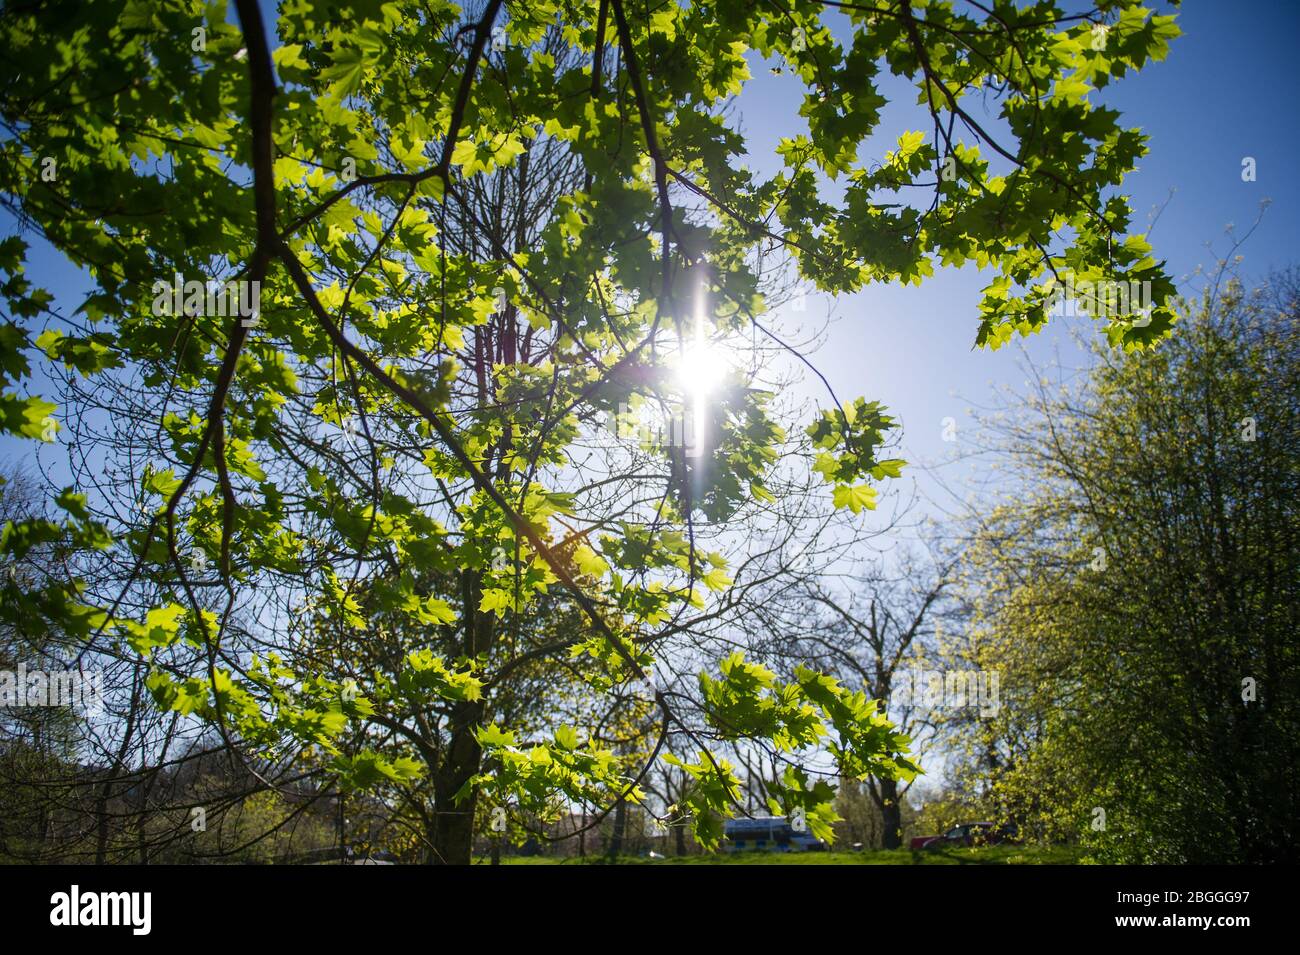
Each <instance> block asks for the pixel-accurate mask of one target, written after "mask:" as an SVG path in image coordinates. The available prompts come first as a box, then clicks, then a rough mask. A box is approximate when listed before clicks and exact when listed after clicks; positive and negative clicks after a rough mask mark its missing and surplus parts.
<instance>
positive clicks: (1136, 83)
mask: <svg viewBox="0 0 1300 955" xmlns="http://www.w3.org/2000/svg"><path fill="white" fill-rule="evenodd" d="M958 6H960V4H958ZM1152 6H1153V7H1154V8H1156V11H1157V12H1159V13H1168V12H1171V8H1170V7H1169V6H1168V5H1167V4H1161V3H1153V4H1152ZM1173 12H1176V13H1177V16H1178V23H1179V26H1180V28H1181V29H1182V31H1183V36H1181V37H1179V38H1178V39H1177V40H1175V41H1174V42H1173V43H1172V44H1171V47H1170V53H1169V56H1168V58H1167V59H1165V60H1164V61H1163V62H1160V63H1153V64H1148V65H1147V66H1146V68H1144V69H1143V70H1142V72H1140V73H1138V74H1131V75H1129V76H1128V77H1125V78H1124V79H1123V80H1121V81H1119V82H1118V83H1116V84H1113V85H1112V86H1110V87H1108V88H1107V89H1104V90H1101V91H1099V92H1097V93H1093V94H1092V96H1091V101H1092V102H1093V103H1094V104H1095V105H1101V104H1105V105H1108V106H1112V107H1114V108H1116V109H1119V110H1120V111H1121V113H1122V114H1123V116H1124V120H1125V123H1124V125H1126V126H1132V127H1138V128H1141V129H1142V130H1143V131H1144V132H1145V133H1146V134H1147V135H1148V136H1149V137H1150V140H1149V143H1148V146H1149V149H1150V152H1149V154H1148V155H1147V156H1146V157H1145V158H1144V159H1142V160H1140V162H1139V167H1138V169H1137V171H1135V172H1134V173H1132V174H1131V175H1130V177H1129V179H1128V180H1127V181H1126V183H1125V188H1124V190H1123V191H1124V192H1125V194H1127V195H1129V196H1130V197H1131V200H1132V201H1131V204H1132V207H1133V211H1134V226H1135V228H1137V229H1138V230H1139V231H1140V230H1142V229H1145V227H1146V223H1147V222H1148V220H1149V218H1150V213H1151V212H1152V210H1153V209H1154V208H1155V207H1158V206H1161V205H1164V206H1165V208H1164V210H1163V212H1162V213H1161V215H1160V217H1159V220H1158V222H1157V223H1156V225H1155V228H1154V230H1153V231H1152V232H1151V242H1152V244H1153V246H1154V250H1155V254H1156V256H1157V258H1162V259H1165V260H1166V261H1167V262H1168V265H1169V270H1170V274H1171V275H1173V276H1174V278H1175V281H1177V282H1178V283H1179V288H1180V291H1184V292H1187V291H1190V290H1192V289H1194V288H1195V287H1196V279H1195V277H1192V276H1190V273H1192V271H1193V270H1194V269H1195V268H1196V267H1197V266H1198V265H1204V266H1211V265H1213V263H1214V261H1215V260H1216V259H1217V258H1218V255H1216V254H1215V252H1211V251H1210V250H1208V249H1207V248H1206V243H1210V244H1211V245H1212V246H1213V247H1214V249H1215V251H1216V252H1217V253H1218V254H1220V255H1221V254H1223V253H1224V252H1225V251H1226V249H1227V247H1228V244H1229V243H1228V240H1227V239H1226V238H1225V236H1224V228H1225V226H1227V225H1228V224H1229V223H1231V224H1234V225H1235V226H1236V229H1237V232H1238V234H1240V233H1242V232H1244V231H1245V230H1246V229H1247V228H1248V227H1249V226H1250V225H1251V224H1252V223H1253V222H1255V220H1256V218H1257V217H1258V214H1259V207H1260V201H1261V200H1263V199H1265V198H1268V199H1271V200H1272V204H1271V206H1270V207H1269V209H1268V211H1267V212H1266V214H1265V216H1264V219H1263V221H1262V223H1261V224H1260V226H1259V228H1258V230H1257V231H1256V232H1255V233H1254V235H1253V236H1252V237H1251V239H1250V240H1249V241H1248V242H1247V243H1246V244H1245V245H1244V246H1243V247H1242V249H1241V250H1240V251H1241V254H1242V255H1244V256H1245V262H1244V263H1243V267H1244V270H1245V272H1246V274H1247V275H1249V276H1254V277H1262V276H1263V275H1266V274H1267V273H1268V271H1269V270H1270V269H1272V268H1275V267H1282V266H1286V265H1289V264H1291V263H1297V262H1300V162H1297V157H1298V156H1300V132H1298V128H1297V117H1298V116H1300V113H1298V112H1297V109H1296V106H1295V104H1296V103H1297V102H1300V73H1298V72H1297V70H1296V67H1295V58H1296V56H1297V44H1298V42H1300V2H1296V0H1240V2H1228V0H1191V2H1188V3H1186V4H1185V5H1183V6H1182V7H1181V8H1180V9H1178V10H1177V11H1173ZM751 70H752V72H753V73H754V79H753V81H752V82H751V83H750V84H749V86H748V87H747V89H746V91H745V93H744V94H742V97H741V100H740V103H739V107H740V113H741V116H742V120H743V128H744V131H745V133H746V134H747V135H748V136H749V138H750V142H751V157H752V160H753V165H754V167H755V168H756V169H758V170H768V171H770V167H767V166H766V163H767V162H768V160H767V159H766V157H767V156H770V155H771V150H772V148H773V147H774V145H775V144H776V142H777V141H778V140H779V139H780V138H781V137H783V136H789V135H792V134H793V133H795V132H803V131H805V128H804V127H803V125H802V119H801V118H800V117H799V116H798V107H799V92H798V90H797V88H796V87H795V85H794V84H793V83H790V82H789V81H788V80H786V79H785V78H783V77H777V76H773V75H772V74H771V73H770V71H769V70H768V69H767V66H766V65H764V64H763V63H762V62H761V61H757V60H756V61H755V62H754V63H753V65H752V66H751ZM882 79H883V81H884V82H885V84H886V85H885V86H884V88H883V89H882V94H883V95H885V96H886V97H887V98H889V99H890V100H891V105H890V107H889V108H888V109H887V110H886V111H885V113H884V116H883V122H882V125H881V128H880V131H879V134H878V136H876V137H875V138H874V139H873V140H872V141H871V142H870V143H868V144H866V145H864V147H863V150H862V151H861V152H860V153H859V160H860V161H863V162H868V161H870V160H872V159H878V158H882V157H883V155H884V153H885V152H886V151H887V150H890V149H893V148H895V140H896V139H897V136H898V134H899V133H901V132H903V131H904V130H906V129H918V130H925V131H927V134H928V131H929V130H930V128H931V124H930V122H929V117H928V113H927V112H925V111H924V110H923V108H921V107H919V106H916V105H914V104H915V101H916V92H915V88H914V87H911V86H910V85H909V84H906V83H904V82H903V81H901V80H896V79H894V78H892V77H882ZM1288 103H1289V104H1291V105H1290V106H1288V105H1287V104H1288ZM983 152H985V154H986V155H987V154H988V153H989V150H987V149H985V150H983ZM1247 156H1249V157H1253V158H1254V159H1255V161H1256V181H1255V182H1243V181H1242V159H1243V158H1244V157H1247ZM1171 191H1173V196H1172V198H1170V192H1171ZM1166 202H1167V204H1166ZM1184 277H1189V281H1188V282H1187V283H1186V284H1184V281H1183V280H1184ZM985 281H986V279H985V278H984V277H982V276H981V275H980V273H979V272H978V270H976V269H975V268H974V267H973V266H970V267H967V268H963V269H960V270H958V269H953V268H945V269H941V270H936V274H935V276H934V277H933V278H932V279H929V280H927V281H926V283H925V284H923V285H922V286H920V287H917V286H909V287H906V288H903V287H898V286H876V287H871V288H868V289H866V290H864V291H862V292H860V293H858V294H854V295H847V296H841V297H839V298H838V300H836V301H835V302H833V303H832V301H831V300H830V298H829V297H827V296H817V297H816V298H814V299H812V300H810V304H809V305H808V315H809V317H810V318H824V317H825V316H826V315H827V314H828V311H831V310H833V314H834V316H835V318H836V320H835V322H834V323H833V325H832V326H831V329H830V333H829V338H828V340H827V342H826V345H825V346H824V347H823V348H822V349H821V350H820V351H819V352H818V353H817V354H816V356H815V357H814V362H815V363H816V365H817V367H818V369H819V370H821V371H822V372H823V374H825V375H826V377H827V378H828V379H829V381H830V383H831V385H832V387H833V388H834V389H835V391H836V394H837V395H839V397H840V398H841V399H844V398H846V397H847V398H852V397H853V396H856V395H862V396H864V397H866V398H867V399H869V400H880V401H882V402H884V403H885V405H886V406H887V407H888V408H889V409H890V410H891V412H893V413H894V414H895V416H896V417H898V418H900V419H901V421H902V422H903V425H904V435H903V449H902V453H901V456H902V457H905V458H907V459H908V460H909V461H911V462H914V463H917V464H919V463H922V462H925V463H930V464H934V463H937V462H939V461H941V460H944V459H945V458H947V457H948V456H950V455H952V454H953V453H954V451H955V445H954V444H945V443H944V442H943V441H942V439H941V422H942V420H943V419H944V418H947V417H952V418H954V419H955V420H956V423H957V427H958V429H961V428H962V427H964V426H967V425H969V424H971V419H970V418H969V417H968V416H967V414H966V411H967V408H968V407H969V406H970V405H971V404H972V403H978V404H987V403H988V402H989V400H990V399H991V398H992V388H991V384H994V383H996V384H997V385H1002V384H1007V385H1011V386H1013V387H1017V388H1019V387H1022V386H1023V384H1024V377H1025V376H1024V374H1023V372H1022V371H1021V370H1020V368H1019V367H1018V363H1019V361H1020V358H1021V356H1020V355H1019V353H1018V349H1017V348H1015V347H1013V346H1011V345H1009V346H1007V347H1004V348H1002V349H1001V350H1000V351H998V352H991V351H987V350H972V346H973V343H974V339H975V332H976V328H977V317H976V316H977V307H978V303H979V298H980V296H979V290H980V289H981V288H982V287H983V285H984V283H985ZM1071 324H1072V325H1073V326H1074V327H1075V328H1076V329H1078V328H1079V327H1080V326H1081V324H1082V320H1080V321H1076V322H1073V323H1068V322H1063V321H1060V320H1057V321H1055V322H1054V323H1049V325H1048V328H1047V330H1045V331H1044V332H1042V333H1040V334H1038V335H1035V336H1032V337H1031V338H1030V339H1027V340H1024V343H1025V346H1026V348H1027V349H1028V352H1029V354H1030V356H1031V357H1032V358H1033V359H1034V361H1035V363H1040V362H1042V363H1045V362H1047V361H1049V360H1050V358H1051V357H1052V356H1053V354H1056V353H1059V354H1060V355H1061V361H1062V364H1064V365H1067V366H1070V365H1075V364H1078V363H1079V362H1080V361H1082V359H1083V356H1082V354H1081V353H1080V352H1079V351H1078V349H1077V348H1076V347H1075V346H1074V344H1073V342H1072V341H1071V339H1070V336H1069V334H1068V332H1069V326H1070V325H1071ZM953 392H955V393H956V396H954V395H953V394H952V393H953ZM810 393H815V392H813V390H812V389H811V388H810ZM821 397H822V400H823V401H824V400H825V398H824V392H823V393H822V395H821ZM906 473H911V474H913V475H915V476H916V477H917V478H918V480H919V481H920V482H921V486H922V489H923V490H924V491H925V492H926V493H927V494H929V495H931V496H933V497H935V498H936V499H937V500H939V501H940V502H942V501H944V500H945V499H946V500H948V501H950V500H951V499H950V498H947V497H946V495H944V494H943V493H942V492H941V491H939V490H938V489H937V488H935V486H934V485H933V484H932V483H930V482H929V481H928V480H927V479H926V478H925V476H924V475H923V474H921V473H920V472H919V470H918V469H917V468H913V469H911V471H910V472H905V474H906ZM941 473H943V474H944V476H945V480H950V479H953V478H956V479H957V481H958V483H959V484H960V478H961V473H960V472H954V471H953V469H951V468H944V469H942V471H941Z"/></svg>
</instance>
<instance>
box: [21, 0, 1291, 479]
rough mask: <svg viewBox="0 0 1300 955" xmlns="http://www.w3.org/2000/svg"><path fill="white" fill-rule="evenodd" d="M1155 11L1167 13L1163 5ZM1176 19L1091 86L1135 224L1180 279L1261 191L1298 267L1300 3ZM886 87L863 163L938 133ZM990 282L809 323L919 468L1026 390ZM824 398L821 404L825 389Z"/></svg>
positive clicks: (746, 116)
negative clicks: (1143, 53)
mask: <svg viewBox="0 0 1300 955" xmlns="http://www.w3.org/2000/svg"><path fill="white" fill-rule="evenodd" d="M272 5H273V4H271V3H267V4H266V6H267V7H271V6H272ZM1156 6H1159V7H1162V9H1161V10H1160V11H1159V12H1168V11H1167V9H1163V7H1164V5H1163V4H1156ZM1178 20H1179V24H1180V26H1181V29H1182V30H1183V36H1182V37H1180V38H1179V39H1178V40H1176V41H1175V42H1174V43H1173V44H1172V48H1171V52H1170V55H1169V57H1168V59H1167V60H1165V61H1164V62H1163V63H1156V64H1151V65H1148V66H1147V68H1146V69H1144V70H1143V71H1142V72H1141V73H1139V74H1136V75H1134V76H1130V77H1127V78H1126V79H1124V80H1123V81H1121V82H1119V83H1117V84H1115V85H1113V86H1112V87H1110V88H1108V89H1106V90H1103V91H1101V92H1100V93H1094V94H1093V100H1094V102H1105V103H1106V104H1108V105H1111V106H1114V107H1116V108H1118V109H1120V110H1121V111H1122V113H1123V114H1124V116H1125V119H1126V120H1127V125H1132V126H1137V127H1140V128H1142V129H1143V130H1144V131H1145V132H1146V133H1147V134H1148V135H1149V136H1150V143H1149V147H1150V154H1149V155H1148V156H1147V157H1146V158H1145V159H1143V160H1141V163H1140V168H1139V170H1138V171H1137V172H1136V173H1134V174H1133V175H1132V176H1131V177H1130V179H1129V181H1128V183H1127V186H1126V190H1125V191H1126V192H1127V193H1128V194H1129V195H1130V196H1131V197H1132V199H1133V207H1134V211H1135V224H1137V225H1142V224H1144V223H1145V222H1146V220H1147V217H1148V214H1149V213H1150V212H1151V210H1152V209H1153V208H1154V207H1156V206H1159V205H1161V204H1164V203H1166V201H1167V205H1166V207H1165V209H1164V211H1163V213H1162V215H1161V217H1160V219H1159V222H1158V223H1157V225H1156V227H1155V229H1154V231H1153V232H1152V234H1151V239H1152V242H1153V244H1154V246H1155V251H1156V254H1157V256H1158V257H1161V258H1164V259H1166V260H1167V261H1168V262H1169V265H1170V268H1171V272H1172V274H1173V275H1174V276H1175V277H1176V278H1179V279H1181V278H1182V277H1183V276H1185V275H1188V274H1189V273H1190V272H1191V271H1192V270H1193V269H1194V268H1195V267H1196V266H1197V265H1201V264H1207V265H1208V264H1212V262H1213V260H1214V258H1215V257H1216V256H1215V255H1214V254H1213V253H1211V252H1210V251H1208V250H1207V249H1206V247H1205V243H1207V242H1210V243H1215V245H1216V248H1218V249H1219V250H1220V251H1221V250H1222V249H1223V248H1224V247H1225V240H1224V236H1223V229H1224V227H1225V226H1226V225H1227V224H1228V223H1234V224H1235V225H1236V226H1237V227H1238V229H1239V231H1241V230H1244V229H1245V228H1246V227H1248V226H1249V224H1250V223H1252V222H1254V220H1255V218H1256V216H1257V214H1258V210H1259V205H1260V201H1261V200H1262V199H1264V198H1269V199H1271V200H1272V205H1271V207H1270V208H1269V210H1268V212H1267V214H1266V215H1265V217H1264V221H1263V222H1262V224H1261V225H1260V227H1259V229H1258V231H1257V232H1256V233H1255V235H1254V236H1253V238H1252V239H1251V240H1250V242H1249V243H1248V244H1247V245H1246V246H1245V248H1244V249H1243V250H1242V251H1243V253H1244V254H1245V255H1246V259H1247V261H1246V270H1247V272H1248V273H1250V274H1253V275H1256V276H1259V275H1263V274H1265V273H1267V271H1268V270H1269V269H1270V268H1273V267H1279V266H1284V265H1287V264H1290V263H1292V262H1295V261H1297V255H1296V253H1297V249H1300V242H1298V241H1297V240H1298V239H1300V179H1298V178H1297V176H1298V173H1300V164H1298V163H1297V152H1298V147H1300V134H1298V133H1297V123H1296V111H1295V105H1294V104H1295V103H1296V102H1297V101H1300V74H1298V73H1297V71H1296V69H1295V64H1294V57H1295V56H1296V45H1297V40H1300V2H1297V0H1234V2H1227V0H1191V2H1189V3H1187V4H1186V5H1185V6H1183V7H1182V8H1181V10H1180V11H1179V13H1178ZM753 73H754V79H753V81H752V82H751V83H750V84H749V85H748V87H747V88H746V91H745V92H744V93H743V94H742V96H741V97H740V101H739V103H738V108H739V109H738V112H739V115H740V118H741V122H742V127H743V129H744V132H745V133H746V135H747V136H748V137H749V141H750V151H751V161H752V165H753V166H754V167H755V168H756V169H757V170H759V171H768V172H770V171H771V170H772V167H771V165H770V162H771V160H770V157H771V156H772V149H773V147H774V146H775V144H776V142H777V141H778V140H779V139H780V138H781V137H783V136H789V135H793V134H795V133H797V132H800V131H803V124H802V120H801V119H800V117H799V116H798V107H799V92H798V90H797V88H796V87H795V86H794V85H793V84H792V83H790V82H789V81H788V80H787V79H786V78H783V77H777V76H773V75H772V74H771V73H770V72H769V70H768V69H767V68H766V66H765V65H764V64H762V63H761V62H759V61H755V63H754V65H753ZM882 83H883V84H884V89H883V90H882V92H883V93H884V94H885V95H886V96H887V97H889V98H890V99H891V105H890V107H889V108H887V109H886V111H885V113H884V121H883V123H882V126H881V129H880V131H879V135H878V136H877V137H875V138H873V140H872V141H870V142H869V143H868V144H866V145H865V146H864V148H863V151H862V153H861V154H860V159H863V160H864V161H865V160H870V159H872V158H878V157H880V156H883V154H884V153H885V152H886V151H887V150H889V149H892V148H893V147H894V142H895V140H896V138H897V136H898V134H899V133H901V132H903V131H904V130H906V129H923V130H928V128H929V124H928V119H927V117H926V116H925V115H924V114H923V112H922V111H921V109H920V107H918V106H915V105H914V103H915V98H916V94H915V89H914V87H911V86H910V84H906V83H903V82H902V81H899V80H896V79H894V78H892V77H888V76H883V77H882ZM1288 103H1290V104H1292V105H1291V106H1290V107H1288V106H1287V105H1286V104H1288ZM1247 156H1250V157H1253V158H1254V159H1255V161H1256V170H1257V177H1256V181H1255V182H1243V181H1242V178H1241V168H1242V166H1241V164H1242V159H1243V157H1247ZM1171 191H1173V196H1172V198H1170V193H1171ZM12 227H13V226H12V222H5V223H0V233H3V234H8V232H9V231H10V230H11V229H12ZM30 275H31V276H32V277H33V278H34V279H35V280H36V281H37V282H38V283H40V284H41V285H43V286H45V287H47V288H50V289H52V290H54V291H55V292H56V293H58V302H59V304H60V305H61V306H62V307H64V308H66V309H68V310H69V311H70V310H71V309H74V308H76V307H77V305H78V304H79V303H80V298H79V297H78V296H77V294H76V293H78V292H80V291H82V290H85V289H87V288H88V282H87V280H86V278H85V277H84V276H82V275H80V274H79V273H78V272H77V270H75V269H73V268H72V267H71V266H69V265H68V264H67V263H66V262H64V261H63V260H62V259H61V258H60V257H59V256H57V255H56V254H55V253H53V252H51V251H50V250H48V249H46V248H43V247H41V246H39V245H38V246H36V247H34V249H33V260H32V263H31V269H30ZM1193 281H1194V280H1193ZM982 285H983V280H982V278H981V276H980V274H979V273H978V271H977V270H975V269H974V268H973V267H968V268H965V269H961V270H956V269H941V270H939V271H938V272H937V273H936V275H935V277H934V278H932V279H930V280H928V281H927V282H926V283H925V284H924V285H922V286H921V287H919V288H918V287H914V286H913V287H908V288H900V287H896V286H887V287H886V286H882V287H872V288H869V289H867V290H864V291H863V292H861V293H858V294H855V295H848V296H842V297H840V298H839V299H838V300H837V301H835V302H832V301H831V300H830V299H829V298H828V297H826V296H814V297H812V298H811V299H810V300H809V304H808V311H807V315H808V317H809V319H813V320H819V319H821V318H823V317H825V316H826V315H827V314H828V313H832V312H833V314H834V316H835V322H834V323H833V324H832V326H831V329H830V333H829V339H828V341H827V343H826V345H825V347H823V348H822V349H821V350H820V351H819V352H818V353H817V354H816V355H815V356H814V361H815V363H816V364H817V366H818V368H819V369H820V370H821V371H822V372H823V373H824V374H826V376H827V377H828V378H829V380H830V382H831V384H832V386H833V387H834V388H835V390H836V393H837V394H838V395H840V397H841V398H844V397H853V396H856V395H863V396H864V397H866V398H868V399H879V400H881V401H883V402H884V403H885V404H886V405H887V406H888V407H889V408H890V409H891V411H892V412H893V413H894V414H895V415H896V416H897V417H899V418H900V419H901V420H902V422H903V425H904V438H903V451H902V456H904V457H906V458H908V459H909V460H911V461H913V462H916V463H918V464H919V463H935V462H938V461H940V460H942V459H943V458H944V457H945V455H948V454H951V453H952V451H953V447H954V446H953V445H951V444H945V443H944V442H943V441H942V440H941V437H940V433H941V421H942V420H943V419H944V418H946V417H952V418H954V419H955V420H956V422H957V426H958V428H959V429H960V428H962V427H963V426H968V425H969V424H970V423H971V421H970V418H969V417H967V415H966V410H967V407H968V405H969V404H970V403H971V402H977V403H986V402H987V401H988V399H989V398H990V397H991V390H990V384H991V383H1005V384H1011V385H1013V386H1020V385H1022V384H1023V379H1024V376H1023V374H1022V373H1021V372H1020V371H1019V370H1018V368H1017V361H1018V358H1019V356H1018V354H1017V350H1016V349H1015V348H1014V347H1007V348H1004V349H1003V350H1002V351H1000V352H996V353H994V352H988V351H974V350H972V344H973V341H974V336H975V330H976V308H977V303H978V300H979V289H980V288H981V286H982ZM1189 287H1191V286H1189ZM1066 326H1067V323H1065V322H1060V321H1058V322H1056V323H1055V324H1054V325H1049V329H1048V330H1047V331H1046V332H1044V333H1042V334H1040V335H1037V336H1034V337H1033V338H1032V339H1031V340H1029V341H1028V342H1027V343H1026V344H1027V346H1028V348H1029V351H1030V354H1031V355H1033V356H1034V357H1035V360H1040V359H1041V360H1044V361H1046V360H1047V359H1048V358H1049V356H1050V355H1051V354H1052V353H1053V350H1054V349H1060V350H1061V351H1062V353H1063V354H1065V355H1066V356H1067V361H1066V363H1067V364H1068V363H1070V361H1069V356H1074V357H1076V358H1077V357H1078V352H1077V351H1076V350H1075V349H1074V347H1073V345H1072V344H1071V342H1070V341H1069V339H1068V336H1067V334H1066V332H1067V327H1066ZM38 390H45V389H38ZM809 392H810V394H811V393H813V391H812V388H811V386H810V389H809ZM954 393H955V394H954ZM820 397H821V398H822V400H823V401H824V400H825V396H824V394H822V395H820ZM34 449H35V446H34V444H33V443H32V442H29V441H22V442H15V441H12V440H2V441H0V457H17V458H19V459H22V458H26V459H28V460H30V459H31V458H30V456H31V454H32V453H33V451H34ZM41 456H42V460H43V461H44V462H45V463H46V464H47V465H52V466H53V468H52V470H53V471H54V473H56V474H57V473H58V471H59V469H60V468H59V464H58V458H60V457H61V454H60V452H59V450H58V449H57V448H46V449H44V451H43V453H42V455H41ZM912 473H913V474H916V475H918V477H920V478H921V480H922V484H923V487H925V488H926V490H927V491H928V492H929V493H931V494H933V495H935V496H936V497H938V498H939V499H942V498H943V495H942V494H941V493H940V492H938V491H937V490H935V488H934V486H933V485H932V484H929V483H928V482H927V481H926V480H925V479H924V477H923V475H921V474H920V472H919V470H918V469H913V471H912ZM953 476H954V477H958V478H959V477H960V475H953Z"/></svg>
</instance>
